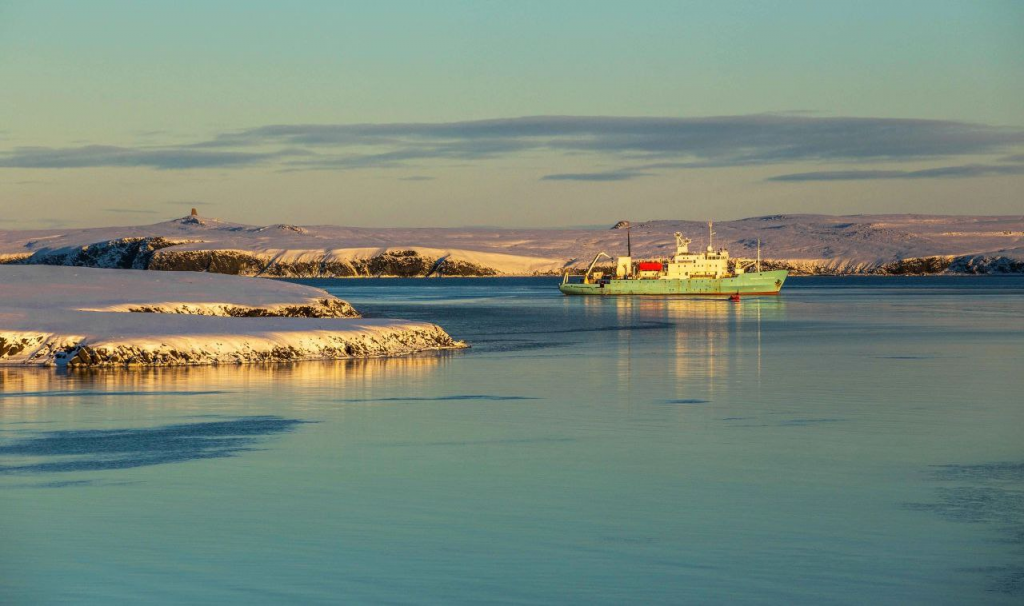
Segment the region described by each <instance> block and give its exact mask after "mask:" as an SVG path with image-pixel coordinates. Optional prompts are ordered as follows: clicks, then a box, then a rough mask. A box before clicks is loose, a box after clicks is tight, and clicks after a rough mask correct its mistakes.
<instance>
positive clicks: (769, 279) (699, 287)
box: [558, 269, 789, 296]
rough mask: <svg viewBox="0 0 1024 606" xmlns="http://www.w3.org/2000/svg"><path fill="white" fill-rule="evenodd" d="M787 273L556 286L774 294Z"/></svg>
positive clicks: (620, 291) (568, 290) (575, 290)
mask: <svg viewBox="0 0 1024 606" xmlns="http://www.w3.org/2000/svg"><path fill="white" fill-rule="evenodd" d="M788 274H789V272H787V271H786V270H784V269H783V270H778V271H762V272H751V273H746V274H740V275H738V276H734V277H732V278H717V279H714V278H691V279H689V280H601V281H598V282H592V283H590V284H584V283H582V282H576V283H573V282H563V283H562V284H560V285H559V286H558V289H559V290H561V291H562V292H563V293H564V294H567V295H687V296H691V295H693V296H707V295H777V294H779V291H780V290H782V284H783V283H784V282H785V281H786V276H787V275H788Z"/></svg>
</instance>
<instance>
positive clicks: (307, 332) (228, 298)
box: [0, 265, 465, 366]
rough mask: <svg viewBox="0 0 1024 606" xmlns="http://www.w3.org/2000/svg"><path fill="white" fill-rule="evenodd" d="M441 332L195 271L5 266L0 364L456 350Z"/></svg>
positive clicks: (300, 292)
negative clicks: (173, 271) (363, 316)
mask: <svg viewBox="0 0 1024 606" xmlns="http://www.w3.org/2000/svg"><path fill="white" fill-rule="evenodd" d="M461 347H465V344H464V343H461V342H459V341H455V340H453V339H452V338H451V336H449V335H448V333H446V332H445V331H444V330H443V329H441V327H439V326H437V325H435V324H430V323H425V322H409V321H404V320H368V319H363V318H360V317H359V314H358V313H357V312H356V311H355V310H354V309H353V308H352V306H351V305H349V304H348V303H346V302H345V301H342V300H340V299H338V298H336V297H334V296H332V295H330V294H328V293H327V292H325V291H323V290H321V289H318V288H312V287H309V286H301V285H298V284H291V283H287V282H278V281H274V280H250V279H247V278H241V277H235V276H224V275H216V274H201V273H182V272H175V273H167V272H147V271H131V270H114V269H94V268H83V267H39V266H17V265H5V266H0V364H3V365H10V364H19V365H24V364H29V365H44V366H45V365H68V366H126V365H145V366H160V365H193V364H235V363H248V362H268V361H291V360H304V359H325V358H352V357H375V356H393V355H404V354H410V353H414V352H418V351H424V350H435V349H458V348H461Z"/></svg>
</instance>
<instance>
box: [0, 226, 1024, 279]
mask: <svg viewBox="0 0 1024 606" xmlns="http://www.w3.org/2000/svg"><path fill="white" fill-rule="evenodd" d="M624 224H628V225H629V227H630V230H629V231H630V233H631V237H632V247H633V256H634V258H637V259H641V258H660V257H664V256H666V255H668V254H670V253H671V251H672V250H674V249H673V248H672V247H673V242H674V240H673V236H672V234H673V233H674V232H677V231H679V232H683V233H684V234H686V235H688V236H689V237H691V238H693V239H694V241H695V242H696V243H698V244H700V243H701V242H702V238H704V237H706V236H705V234H706V232H707V225H706V223H705V222H703V221H672V220H657V221H642V222H632V223H627V222H626V221H620V222H619V223H617V224H616V225H615V226H614V227H616V228H620V229H604V230H591V229H501V228H483V227H474V228H362V227H339V226H303V227H300V226H296V225H291V224H286V223H280V224H273V225H266V226H254V225H245V224H240V223H230V222H225V221H221V220H218V219H214V218H208V217H200V216H199V215H198V213H194V214H190V215H189V216H186V217H183V218H180V219H174V220H171V221H165V222H162V223H156V224H153V225H144V226H135V227H103V228H89V229H74V230H32V231H25V230H6V231H0V263H19V264H21V263H25V264H47V265H76V266H89V267H119V268H131V269H154V270H176V271H207V272H215V273H226V274H237V275H245V276H263V277H359V276H362V277H374V276H426V275H448V276H493V275H552V274H557V273H560V272H561V271H563V270H564V269H566V268H578V267H580V266H582V265H585V264H586V263H588V262H589V261H590V260H591V259H592V258H593V256H594V255H595V254H597V252H599V251H606V252H608V253H611V254H613V255H614V254H617V253H619V252H624V250H625V236H626V234H625V233H624V231H623V230H621V227H624V226H625V225H624ZM609 227H613V226H609ZM715 231H716V233H717V236H716V239H715V242H716V245H719V246H724V247H725V248H728V249H729V251H730V253H731V254H732V256H733V257H750V256H753V255H754V254H755V251H756V247H757V241H758V240H760V241H761V247H762V254H763V256H764V258H765V265H766V266H767V267H771V268H787V269H790V270H791V271H792V272H793V273H794V274H829V275H847V274H934V273H966V274H971V273H1024V216H1018V215H1015V216H981V215H977V216H969V215H964V216H961V215H909V214H903V215H848V216H832V215H812V214H785V215H765V216H761V217H751V218H748V219H740V220H736V221H721V222H716V223H715Z"/></svg>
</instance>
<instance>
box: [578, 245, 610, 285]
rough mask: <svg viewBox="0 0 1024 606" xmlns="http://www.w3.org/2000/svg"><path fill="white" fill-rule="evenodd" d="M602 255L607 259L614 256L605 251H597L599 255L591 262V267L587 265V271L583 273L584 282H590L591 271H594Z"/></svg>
mask: <svg viewBox="0 0 1024 606" xmlns="http://www.w3.org/2000/svg"><path fill="white" fill-rule="evenodd" d="M601 257H605V258H607V259H611V258H612V257H611V255H609V254H608V253H606V252H604V251H601V252H599V253H597V255H596V256H595V257H594V260H593V261H591V262H590V267H587V273H585V274H583V283H584V284H590V272H592V271H594V266H595V265H597V260H598V259H600V258H601Z"/></svg>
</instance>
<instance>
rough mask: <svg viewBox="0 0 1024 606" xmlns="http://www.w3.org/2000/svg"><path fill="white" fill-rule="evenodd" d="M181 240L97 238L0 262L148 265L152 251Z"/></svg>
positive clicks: (121, 265)
mask: <svg viewBox="0 0 1024 606" xmlns="http://www.w3.org/2000/svg"><path fill="white" fill-rule="evenodd" d="M175 244H181V242H180V241H174V240H168V239H165V238H160V237H153V238H118V239H116V240H109V241H106V242H97V243H95V244H89V245H87V246H82V247H81V248H58V249H45V248H44V249H42V250H39V251H37V252H35V253H33V254H31V255H27V256H20V257H16V258H13V259H9V260H8V259H0V262H2V263H19V264H20V263H26V264H38V265H71V266H76V267H109V268H116V269H148V268H149V264H150V261H151V260H152V259H153V254H154V253H156V251H158V250H160V249H161V248H166V247H168V246H174V245H175Z"/></svg>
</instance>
